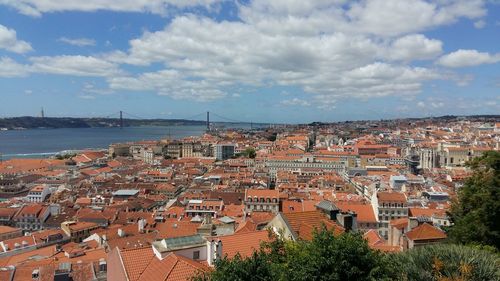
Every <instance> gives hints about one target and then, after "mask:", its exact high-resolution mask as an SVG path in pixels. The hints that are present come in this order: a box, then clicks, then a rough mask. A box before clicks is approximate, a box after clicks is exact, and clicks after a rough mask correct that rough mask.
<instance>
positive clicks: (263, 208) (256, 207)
mask: <svg viewBox="0 0 500 281" xmlns="http://www.w3.org/2000/svg"><path fill="white" fill-rule="evenodd" d="M248 209H249V210H255V211H268V210H269V211H276V210H277V206H273V205H249V206H248Z"/></svg>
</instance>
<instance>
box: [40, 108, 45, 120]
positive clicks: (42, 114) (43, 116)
mask: <svg viewBox="0 0 500 281" xmlns="http://www.w3.org/2000/svg"><path fill="white" fill-rule="evenodd" d="M40 117H42V118H45V112H44V111H43V107H42V111H41V112H40Z"/></svg>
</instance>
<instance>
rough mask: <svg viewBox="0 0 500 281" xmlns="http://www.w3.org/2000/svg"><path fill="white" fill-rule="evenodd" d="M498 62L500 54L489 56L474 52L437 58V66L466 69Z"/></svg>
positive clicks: (460, 52)
mask: <svg viewBox="0 0 500 281" xmlns="http://www.w3.org/2000/svg"><path fill="white" fill-rule="evenodd" d="M497 62H500V53H499V54H494V55H491V54H489V53H483V52H478V51H476V50H462V49H460V50H458V51H455V52H453V53H450V54H447V55H444V56H442V57H441V58H439V60H438V61H437V63H438V64H440V65H442V66H446V67H453V68H455V67H467V66H476V65H481V64H488V63H497Z"/></svg>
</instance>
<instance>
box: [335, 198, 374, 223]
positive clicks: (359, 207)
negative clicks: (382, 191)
mask: <svg viewBox="0 0 500 281" xmlns="http://www.w3.org/2000/svg"><path fill="white" fill-rule="evenodd" d="M335 206H337V207H338V208H339V209H341V210H342V211H343V212H348V211H353V212H354V213H356V214H357V215H358V216H357V221H358V222H364V223H376V222H377V218H376V216H375V212H374V211H373V207H372V205H371V204H352V203H344V202H336V203H335Z"/></svg>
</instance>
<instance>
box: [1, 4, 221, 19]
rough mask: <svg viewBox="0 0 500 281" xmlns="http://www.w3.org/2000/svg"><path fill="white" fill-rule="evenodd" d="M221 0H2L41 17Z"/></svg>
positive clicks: (160, 11)
mask: <svg viewBox="0 0 500 281" xmlns="http://www.w3.org/2000/svg"><path fill="white" fill-rule="evenodd" d="M217 2H219V0H119V1H117V0H84V1H82V0H64V1H61V0H0V4H3V5H7V6H10V7H12V8H14V9H16V10H17V11H18V12H19V13H21V14H24V15H28V16H33V17H39V16H41V15H42V14H43V13H52V12H63V11H82V12H94V11H98V10H108V11H115V12H148V13H153V14H162V15H163V14H165V13H166V12H167V10H168V9H169V8H189V7H210V6H211V5H212V4H214V3H217Z"/></svg>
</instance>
